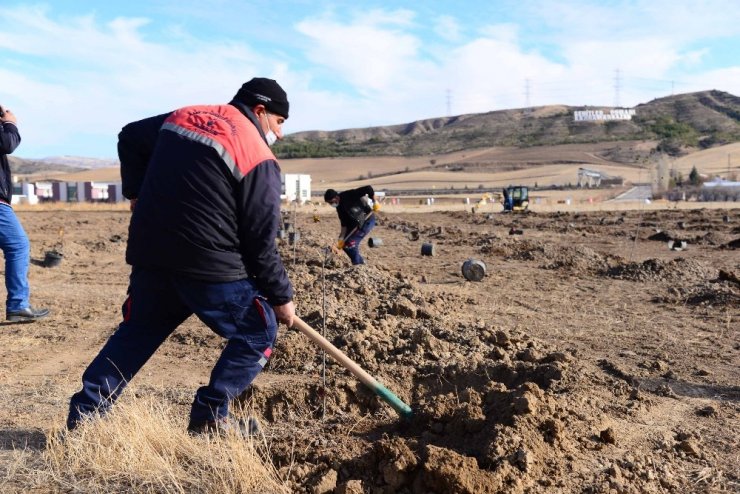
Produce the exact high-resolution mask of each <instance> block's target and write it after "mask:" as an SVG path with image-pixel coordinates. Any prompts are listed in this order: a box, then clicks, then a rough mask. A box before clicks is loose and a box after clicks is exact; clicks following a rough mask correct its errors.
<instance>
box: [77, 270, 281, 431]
mask: <svg viewBox="0 0 740 494" xmlns="http://www.w3.org/2000/svg"><path fill="white" fill-rule="evenodd" d="M122 311H123V322H121V324H120V325H119V326H118V329H117V330H116V332H115V333H113V335H112V336H111V337H110V339H108V342H107V343H106V344H105V346H103V348H102V350H100V353H99V354H98V356H97V357H95V359H94V360H93V361H92V363H90V365H89V366H88V368H87V370H85V372H84V373H83V375H82V390H80V391H79V392H77V393H76V394H74V395H73V396H72V399H71V400H70V405H69V416H68V418H67V427H68V428H70V429H73V428H74V427H75V426H76V425H77V423H78V422H79V421H80V420H82V419H83V418H85V417H86V416H90V415H92V414H94V413H95V412H100V413H101V414H103V413H105V412H106V411H107V410H108V408H110V406H111V405H112V404H113V403H114V402H115V401H116V399H117V398H118V396H119V395H120V394H121V392H122V391H123V389H124V387H125V386H126V384H127V383H128V382H129V381H130V380H131V379H132V378H133V377H134V376H135V375H136V373H137V372H138V371H139V369H141V367H142V366H143V365H144V364H145V363H146V361H147V360H149V358H150V357H151V356H152V354H154V352H155V351H156V350H157V348H159V346H160V345H161V344H162V343H163V342H164V340H165V339H166V338H167V337H168V336H169V335H170V334H171V333H172V332H173V331H174V330H175V329H176V328H177V327H178V326H179V325H180V324H181V323H182V322H183V321H185V319H187V318H188V317H190V315H192V314H195V315H197V316H198V318H199V319H200V320H201V321H203V323H204V324H205V325H206V326H208V327H209V328H210V329H211V330H212V331H214V332H215V333H216V334H218V335H219V336H222V337H223V338H226V339H227V340H228V342H227V343H226V346H225V347H224V349H223V351H222V352H221V356H220V357H219V359H218V361H217V362H216V364H215V366H214V367H213V370H212V371H211V377H210V381H209V382H208V385H207V386H203V387H201V388H200V389H198V391H197V392H196V395H195V399H194V400H193V404H192V407H191V411H190V420H191V423H192V422H195V423H200V422H204V421H210V420H217V419H219V418H222V417H225V416H226V415H227V414H228V407H229V401H230V400H232V399H234V398H235V397H237V396H239V395H240V394H241V393H242V392H243V391H244V390H245V389H246V388H247V386H249V385H250V384H251V383H252V381H253V380H254V378H255V377H256V376H257V374H259V373H260V371H261V370H262V368H263V367H264V366H265V364H266V363H267V359H268V358H269V357H270V354H271V353H272V348H273V346H274V345H275V340H276V338H277V321H276V318H275V313H274V311H273V310H272V307H271V306H270V304H268V303H267V301H266V300H265V299H264V298H263V297H262V296H260V295H259V293H258V291H257V289H256V287H255V286H254V284H253V283H252V282H251V281H250V280H239V281H233V282H228V283H207V282H204V281H197V280H192V279H188V278H183V277H181V276H178V275H174V274H172V273H168V272H164V271H156V270H150V269H143V268H134V269H133V270H132V273H131V281H130V284H129V293H128V297H127V298H126V301H125V302H124V303H123V307H122Z"/></svg>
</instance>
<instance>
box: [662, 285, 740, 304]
mask: <svg viewBox="0 0 740 494" xmlns="http://www.w3.org/2000/svg"><path fill="white" fill-rule="evenodd" d="M655 300H656V301H657V302H663V303H668V304H687V305H693V306H702V307H714V308H727V309H740V285H738V284H737V283H736V282H732V281H722V280H714V281H706V282H703V283H699V284H696V285H692V286H686V287H685V286H676V287H672V288H670V289H669V291H668V295H665V296H662V297H656V298H655Z"/></svg>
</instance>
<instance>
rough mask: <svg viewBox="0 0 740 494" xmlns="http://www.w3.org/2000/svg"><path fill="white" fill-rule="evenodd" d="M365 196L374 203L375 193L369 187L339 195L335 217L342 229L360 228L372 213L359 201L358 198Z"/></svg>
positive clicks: (370, 209) (346, 191)
mask: <svg viewBox="0 0 740 494" xmlns="http://www.w3.org/2000/svg"><path fill="white" fill-rule="evenodd" d="M365 195H367V196H368V197H369V198H370V199H372V200H373V201H375V191H374V190H373V188H372V187H370V186H369V185H366V186H365V187H360V188H358V189H350V190H345V191H344V192H340V193H339V205H338V206H337V215H338V216H339V222H340V223H341V224H342V226H343V227H345V228H350V229H351V228H355V227H362V225H363V224H364V223H365V218H366V217H367V215H368V213H370V211H372V208H369V207H367V206H365V205H364V204H362V202H361V201H360V198H361V197H363V196H365Z"/></svg>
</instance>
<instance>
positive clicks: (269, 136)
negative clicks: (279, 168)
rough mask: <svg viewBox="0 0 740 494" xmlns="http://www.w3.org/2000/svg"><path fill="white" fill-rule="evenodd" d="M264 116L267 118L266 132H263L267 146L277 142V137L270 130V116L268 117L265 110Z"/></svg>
mask: <svg viewBox="0 0 740 494" xmlns="http://www.w3.org/2000/svg"><path fill="white" fill-rule="evenodd" d="M265 118H267V132H265V140H266V141H267V145H268V146H272V145H273V144H275V143H276V142H277V140H278V138H277V135H275V133H274V132H273V131H272V128H270V118H269V117H268V113H267V112H265Z"/></svg>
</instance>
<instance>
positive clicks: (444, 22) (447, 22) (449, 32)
mask: <svg viewBox="0 0 740 494" xmlns="http://www.w3.org/2000/svg"><path fill="white" fill-rule="evenodd" d="M434 32H435V33H436V34H437V36H439V37H440V38H442V39H443V40H446V41H459V40H460V38H461V33H460V23H459V22H458V21H457V19H455V18H454V17H452V16H450V15H442V16H439V17H437V19H436V20H435V22H434Z"/></svg>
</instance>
